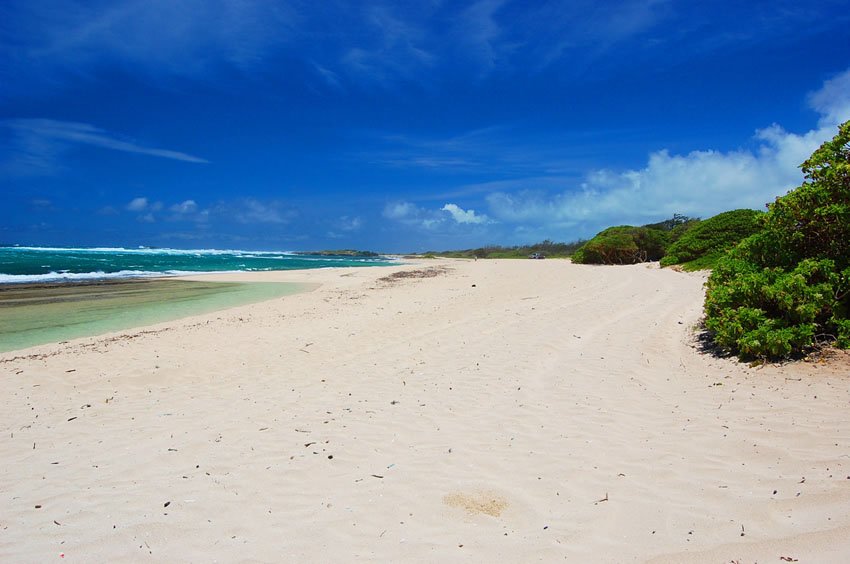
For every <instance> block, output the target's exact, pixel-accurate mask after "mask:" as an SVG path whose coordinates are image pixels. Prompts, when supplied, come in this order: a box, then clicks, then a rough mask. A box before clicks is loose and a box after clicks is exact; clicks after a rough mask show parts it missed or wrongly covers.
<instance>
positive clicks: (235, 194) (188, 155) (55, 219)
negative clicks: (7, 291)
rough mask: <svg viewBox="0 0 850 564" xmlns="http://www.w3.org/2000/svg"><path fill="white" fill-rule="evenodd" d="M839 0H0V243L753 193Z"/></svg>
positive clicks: (837, 80) (805, 86) (534, 236)
mask: <svg viewBox="0 0 850 564" xmlns="http://www.w3.org/2000/svg"><path fill="white" fill-rule="evenodd" d="M848 28H850V2H848V1H846V0H844V1H830V0H824V1H820V2H817V3H801V2H799V1H796V0H795V1H785V0H774V1H771V2H725V1H719V0H718V1H716V2H684V1H679V2H677V1H663V0H658V1H654V0H653V1H640V2H638V1H631V0H622V1H612V2H598V1H584V0H574V1H548V2H547V1H539V2H525V1H509V0H481V1H478V2H443V1H439V0H432V1H429V0H419V1H416V2H380V1H377V2H350V1H342V2H336V1H333V0H329V1H323V2H311V1H303V2H302V1H292V2H286V1H279V2H270V1H269V2H264V1H260V0H242V1H236V0H183V1H181V0H112V1H109V2H98V1H87V2H83V1H76V2H73V1H68V0H23V1H19V0H5V1H4V2H2V3H0V194H2V203H3V205H2V206H0V243H17V244H38V245H96V246H100V245H126V246H135V245H150V246H171V247H179V248H244V249H269V250H272V249H273V250H281V249H284V250H285V249H292V250H304V249H325V248H361V249H373V250H378V251H385V252H404V251H422V250H427V249H453V248H467V247H473V246H479V245H484V244H493V243H495V244H520V243H528V242H534V241H539V240H542V239H544V238H550V239H554V240H559V241H570V240H574V239H576V238H579V237H588V236H591V235H593V234H594V233H595V232H597V231H598V230H599V229H601V228H604V227H607V226H610V225H617V224H626V223H630V224H643V223H648V222H654V221H659V220H662V219H664V218H667V217H670V216H672V214H673V213H683V214H687V215H692V216H700V217H707V216H710V215H712V214H715V213H718V212H720V211H724V210H728V209H732V208H736V207H754V208H763V207H764V204H765V203H766V202H768V201H772V200H773V198H774V197H776V196H777V195H781V194H784V193H785V192H786V191H787V190H789V189H791V188H793V187H794V186H796V185H798V184H799V183H800V181H801V176H800V173H799V170H798V168H797V166H798V165H799V164H800V162H802V161H803V160H804V159H805V158H806V157H807V156H808V155H809V154H810V153H811V152H812V150H814V149H815V148H816V147H817V146H818V145H819V144H820V143H821V142H822V141H824V140H825V139H827V138H830V137H832V136H833V135H834V134H835V132H836V127H835V126H836V125H837V124H838V123H840V122H841V121H844V120H847V119H850V35H848V33H847V29H848Z"/></svg>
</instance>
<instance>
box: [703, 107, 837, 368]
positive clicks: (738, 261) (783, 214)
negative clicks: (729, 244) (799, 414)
mask: <svg viewBox="0 0 850 564" xmlns="http://www.w3.org/2000/svg"><path fill="white" fill-rule="evenodd" d="M801 168H802V170H803V173H804V175H805V181H804V182H803V184H802V185H801V186H800V187H799V188H797V189H795V190H792V191H791V192H789V193H788V194H786V195H785V196H783V197H781V198H777V199H776V201H775V202H774V203H772V204H770V205H769V210H768V213H767V214H766V215H765V216H764V218H763V220H762V224H763V229H762V230H761V231H760V232H758V233H756V234H755V235H752V236H750V237H749V238H747V239H745V240H744V241H743V242H742V243H741V244H740V245H738V246H737V247H735V248H734V249H733V250H732V251H730V252H729V253H728V254H727V255H726V256H725V257H723V258H722V259H720V261H719V262H718V264H717V268H715V270H714V271H713V272H712V274H711V276H710V277H709V279H708V282H707V284H706V289H707V291H706V301H705V313H706V321H705V324H706V327H707V328H708V330H709V331H711V332H712V334H713V336H714V339H715V341H716V342H717V343H718V344H719V345H720V346H722V347H724V348H726V349H728V350H731V351H733V352H736V353H739V354H741V355H742V356H749V357H785V356H789V355H792V354H797V353H800V352H803V351H805V350H806V349H807V348H809V347H811V346H813V345H814V344H815V343H816V341H818V340H820V339H834V340H835V342H836V344H837V345H838V346H840V347H843V348H850V122H846V123H844V124H842V125H841V126H839V133H838V135H837V136H835V138H833V139H832V140H831V141H828V142H826V143H824V144H823V145H821V147H820V148H819V149H818V150H817V151H815V152H814V153H813V154H812V156H811V158H809V159H808V160H807V161H806V162H804V163H803V164H802V165H801Z"/></svg>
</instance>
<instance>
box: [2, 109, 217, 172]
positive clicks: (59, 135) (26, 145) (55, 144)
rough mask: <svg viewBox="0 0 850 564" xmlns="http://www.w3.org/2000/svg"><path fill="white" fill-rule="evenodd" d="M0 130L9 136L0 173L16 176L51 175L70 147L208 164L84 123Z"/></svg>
mask: <svg viewBox="0 0 850 564" xmlns="http://www.w3.org/2000/svg"><path fill="white" fill-rule="evenodd" d="M0 128H3V129H6V130H7V131H10V132H11V135H12V140H11V142H10V146H11V150H10V151H9V152H8V153H9V154H8V156H7V157H6V159H5V161H4V162H3V163H0V170H5V171H6V172H12V173H18V174H52V173H53V172H55V171H56V170H57V169H58V168H59V167H60V166H61V165H60V164H59V162H58V159H59V156H60V155H61V154H62V153H64V152H65V151H66V150H68V149H69V148H71V147H74V146H80V145H84V146H91V147H99V148H101V149H110V150H113V151H122V152H125V153H136V154H140V155H147V156H151V157H159V158H164V159H172V160H177V161H183V162H188V163H208V162H209V161H207V160H206V159H202V158H200V157H195V156H193V155H189V154H187V153H182V152H180V151H172V150H170V149H160V148H156V147H147V146H144V145H140V144H139V143H136V142H134V141H130V140H127V139H123V138H121V137H120V136H118V135H116V134H114V133H111V132H109V131H106V130H104V129H101V128H98V127H95V126H93V125H90V124H87V123H78V122H72V121H58V120H52V119H9V120H4V121H0Z"/></svg>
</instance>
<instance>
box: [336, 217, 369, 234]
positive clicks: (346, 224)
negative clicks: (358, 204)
mask: <svg viewBox="0 0 850 564" xmlns="http://www.w3.org/2000/svg"><path fill="white" fill-rule="evenodd" d="M337 227H339V229H341V230H343V231H357V230H359V229H360V228H361V227H363V219H362V218H360V217H349V216H347V215H344V216H342V217H340V218H339V222H338V224H337Z"/></svg>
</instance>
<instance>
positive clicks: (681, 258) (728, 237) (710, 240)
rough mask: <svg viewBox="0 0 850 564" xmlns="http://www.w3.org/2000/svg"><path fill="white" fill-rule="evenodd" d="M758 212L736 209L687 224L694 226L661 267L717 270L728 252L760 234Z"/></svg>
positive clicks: (671, 250)
mask: <svg viewBox="0 0 850 564" xmlns="http://www.w3.org/2000/svg"><path fill="white" fill-rule="evenodd" d="M763 215H764V214H763V213H762V212H758V211H756V210H746V209H743V210H733V211H728V212H723V213H721V214H718V215H715V216H714V217H711V218H709V219H706V220H704V221H698V222H691V223H687V224H684V225H683V226H682V227H685V226H690V227H689V228H688V229H687V230H686V231H685V232H684V233H682V234H681V235H680V236H679V238H678V240H676V241H674V242H673V243H672V244H671V245H670V246H669V247H668V248H667V254H666V255H665V256H664V258H662V259H661V266H671V265H674V264H679V265H682V267H683V268H684V269H685V270H701V269H708V268H713V267H714V266H715V264H716V263H717V261H718V259H720V257H721V256H723V254H724V253H726V251H728V250H729V249H731V248H732V247H734V246H735V245H737V244H738V243H740V242H741V241H742V240H744V239H746V238H747V237H749V236H750V235H753V234H754V233H756V232H757V231H758V230H759V229H760V228H761V226H760V223H759V221H758V218H759V217H761V216H763Z"/></svg>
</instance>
